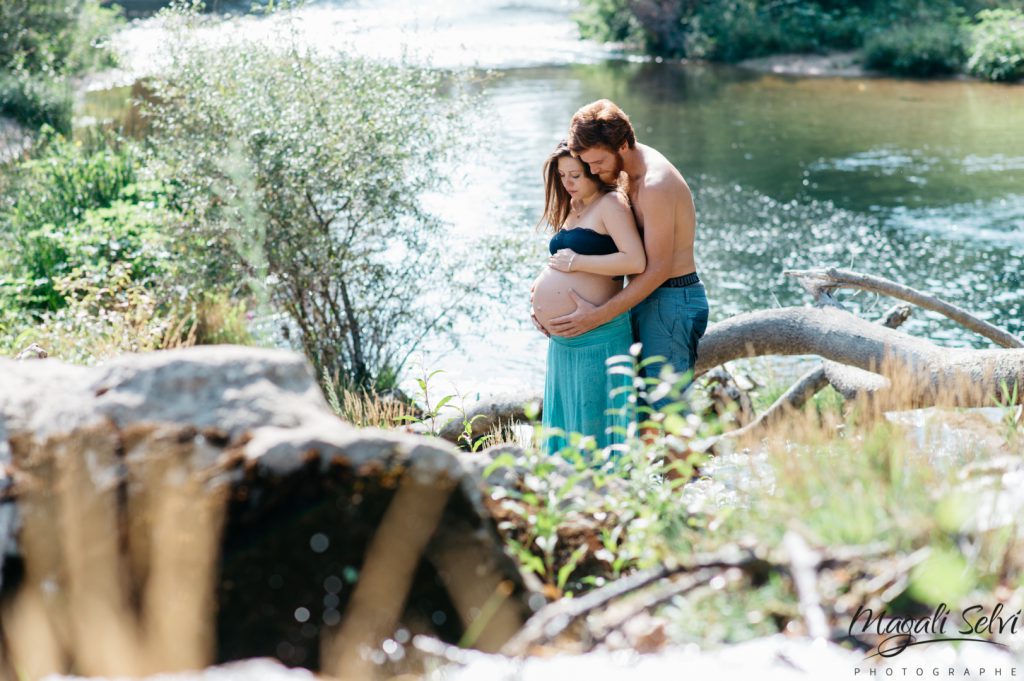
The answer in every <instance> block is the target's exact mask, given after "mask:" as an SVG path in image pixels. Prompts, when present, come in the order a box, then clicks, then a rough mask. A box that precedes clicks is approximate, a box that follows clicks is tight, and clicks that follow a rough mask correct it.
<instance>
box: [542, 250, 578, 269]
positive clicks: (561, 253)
mask: <svg viewBox="0 0 1024 681" xmlns="http://www.w3.org/2000/svg"><path fill="white" fill-rule="evenodd" d="M575 257H576V251H574V250H572V249H571V248H560V249H559V250H557V251H555V254H554V255H553V256H551V257H550V258H548V267H550V268H551V269H553V270H558V271H559V272H572V261H573V258H575Z"/></svg>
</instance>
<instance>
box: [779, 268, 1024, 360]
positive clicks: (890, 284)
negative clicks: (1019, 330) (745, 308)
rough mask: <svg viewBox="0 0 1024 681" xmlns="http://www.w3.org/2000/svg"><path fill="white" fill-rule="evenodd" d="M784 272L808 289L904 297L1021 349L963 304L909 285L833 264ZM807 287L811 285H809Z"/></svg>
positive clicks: (1023, 345) (1006, 345)
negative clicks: (853, 289) (840, 267)
mask: <svg viewBox="0 0 1024 681" xmlns="http://www.w3.org/2000/svg"><path fill="white" fill-rule="evenodd" d="M784 274H785V275H786V276H789V277H797V278H799V279H800V280H801V283H802V285H803V286H804V288H805V289H807V290H821V291H829V292H830V291H832V290H835V289H837V288H841V287H846V288H858V289H862V290H865V291H874V292H875V293H881V294H883V295H887V296H891V297H893V298H898V299H900V300H905V301H907V302H908V303H913V304H914V305H918V306H919V307H923V308H924V309H926V310H931V311H932V312H938V313H939V314H941V315H945V316H946V317H949V318H950V319H952V320H953V321H955V322H956V323H958V324H960V325H961V326H963V327H965V328H968V329H970V330H971V331H974V332H975V333H977V334H979V335H981V336H984V337H985V338H988V339H989V340H991V341H993V342H994V343H996V344H997V345H1000V346H1002V347H1004V348H1024V341H1022V340H1021V339H1020V338H1017V337H1016V336H1014V335H1013V334H1012V333H1010V332H1008V331H1006V330H1004V329H1001V328H999V327H998V326H995V325H994V324H990V323H988V322H986V321H985V320H983V319H981V318H979V317H977V316H975V315H973V314H971V313H970V312H968V311H967V310H965V309H963V308H962V307H958V306H956V305H953V304H952V303H948V302H946V301H944V300H942V299H940V298H936V297H935V296H932V295H929V294H927V293H923V292H921V291H918V290H917V289H913V288H910V287H909V286H904V285H903V284H898V283H896V282H894V281H891V280H889V279H885V278H884V277H876V276H874V275H870V274H861V273H860V272H852V271H850V270H843V269H839V268H836V267H828V268H824V269H814V270H787V271H786V272H784ZM811 282H813V285H811ZM809 286H811V287H810V288H809Z"/></svg>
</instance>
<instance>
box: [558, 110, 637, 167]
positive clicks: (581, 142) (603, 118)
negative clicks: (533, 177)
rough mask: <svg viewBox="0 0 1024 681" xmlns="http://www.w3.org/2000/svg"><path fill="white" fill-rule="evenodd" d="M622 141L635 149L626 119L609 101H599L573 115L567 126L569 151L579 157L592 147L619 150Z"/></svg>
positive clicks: (634, 142) (629, 124) (629, 125)
mask: <svg viewBox="0 0 1024 681" xmlns="http://www.w3.org/2000/svg"><path fill="white" fill-rule="evenodd" d="M623 142H625V143H626V144H628V145H629V148H630V149H632V148H633V147H635V146H636V133H635V132H633V125H632V123H630V122H629V116H627V115H626V114H625V112H624V111H623V110H622V109H620V108H619V107H618V106H617V105H616V104H615V102H613V101H611V100H610V99H599V100H597V101H596V102H591V103H590V104H587V105H586V106H584V107H582V108H581V109H580V110H579V111H577V112H576V113H575V114H573V117H572V123H570V124H569V150H570V151H572V153H573V154H579V153H581V152H583V151H586V150H587V149H593V148H594V147H604V148H605V149H607V150H608V151H618V150H619V147H621V146H622V143H623Z"/></svg>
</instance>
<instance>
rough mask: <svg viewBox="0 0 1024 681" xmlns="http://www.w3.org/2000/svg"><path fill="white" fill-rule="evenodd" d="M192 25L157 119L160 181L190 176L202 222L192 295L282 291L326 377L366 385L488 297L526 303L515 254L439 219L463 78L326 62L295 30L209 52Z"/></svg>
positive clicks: (460, 130)
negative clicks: (468, 237)
mask: <svg viewBox="0 0 1024 681" xmlns="http://www.w3.org/2000/svg"><path fill="white" fill-rule="evenodd" d="M280 18H281V17H280V16H278V17H275V18H274V19H275V20H277V19H280ZM189 21H191V18H190V17H189V16H185V17H184V18H182V19H181V22H182V23H181V31H182V33H181V35H179V37H178V39H177V40H176V41H175V44H176V45H177V49H176V50H175V54H174V55H173V60H174V61H173V65H172V67H171V68H170V69H168V71H167V73H168V75H167V76H166V77H164V78H163V79H162V80H161V81H160V82H158V83H157V84H156V97H155V103H154V104H153V105H152V109H151V111H150V116H151V119H152V124H153V138H152V140H153V143H154V147H155V149H156V153H157V161H156V165H155V169H156V171H157V172H158V173H159V175H160V176H163V177H174V178H177V180H176V181H177V183H178V187H177V195H178V197H179V198H178V200H179V201H180V205H179V209H180V210H182V211H183V212H184V213H185V214H186V215H188V216H189V219H188V221H187V229H186V230H183V231H182V233H180V234H179V235H177V240H178V242H179V243H187V244H191V247H192V252H193V253H194V258H193V262H192V264H191V267H190V271H191V273H192V281H193V282H196V281H198V282H204V284H203V285H216V284H224V283H229V284H230V283H232V282H234V283H235V284H236V285H237V287H238V289H239V290H241V289H245V288H249V289H251V288H252V287H253V286H254V285H253V284H252V282H253V281H256V282H257V283H256V284H255V286H257V287H259V286H265V291H266V296H267V299H268V301H269V303H270V304H271V305H272V307H273V308H275V309H277V310H282V311H284V312H286V313H287V315H288V317H289V319H290V321H289V323H288V324H287V325H286V326H285V328H286V331H287V332H288V335H290V336H291V337H292V339H293V340H294V341H296V342H297V344H298V345H299V346H301V348H302V349H303V350H304V352H305V353H306V355H307V356H308V357H309V358H310V360H311V361H312V362H313V364H314V365H315V368H316V370H317V374H318V375H324V373H325V372H326V373H327V375H329V376H332V377H333V378H334V380H335V381H337V382H341V383H343V384H345V385H346V387H350V386H351V387H358V388H373V387H380V386H382V385H384V384H387V383H389V382H390V381H392V380H393V379H394V376H395V374H396V373H397V371H399V370H400V369H401V367H402V365H403V364H404V362H405V360H406V358H407V357H408V356H409V353H410V352H411V351H412V350H413V349H414V348H415V347H416V346H417V345H418V344H419V343H420V342H421V341H422V340H424V338H426V337H427V336H428V335H430V334H432V333H442V332H446V331H451V330H452V329H453V325H454V324H455V323H456V321H457V320H458V319H460V318H461V319H466V318H467V315H472V314H473V312H474V306H475V304H476V303H478V302H479V300H480V296H497V295H499V294H502V293H507V292H508V291H510V290H514V289H512V287H511V284H512V282H514V281H515V279H514V277H513V272H512V270H511V269H510V268H509V267H508V262H507V261H508V260H509V259H513V260H514V259H515V253H516V249H515V248H511V247H509V245H508V244H504V245H503V246H502V247H500V248H494V247H493V245H490V246H489V245H474V244H460V243H458V242H457V241H456V240H454V239H452V238H451V237H450V236H448V235H447V234H446V231H447V225H446V224H445V223H444V222H443V221H442V220H440V219H439V218H438V217H436V216H435V215H433V214H432V213H431V212H430V211H428V210H427V209H425V208H424V204H423V197H424V194H426V193H427V192H433V191H437V190H439V189H440V188H442V187H443V186H444V184H445V179H444V178H445V175H444V172H443V171H444V168H445V166H446V163H448V162H450V161H451V160H452V159H453V158H454V157H455V156H456V155H459V154H465V153H466V152H467V151H468V150H469V149H470V145H469V143H468V142H467V136H466V131H467V126H466V121H465V118H464V112H466V111H468V110H470V109H471V103H470V102H468V101H467V99H466V97H467V95H465V94H464V93H463V91H464V88H462V83H460V80H459V79H458V78H456V77H453V76H447V75H445V74H442V73H438V72H436V71H431V70H428V69H423V68H417V67H414V66H410V65H408V64H405V63H400V64H392V65H388V64H381V63H377V62H373V61H369V60H366V59H362V58H357V57H351V56H347V55H344V54H338V55H333V56H325V55H322V54H321V55H318V54H313V53H310V52H307V51H303V50H302V49H300V48H299V47H298V46H297V44H296V41H295V40H294V36H293V35H290V34H288V33H287V31H285V32H284V33H283V34H282V35H281V36H280V40H278V41H276V44H274V45H271V44H268V43H267V42H263V43H259V42H255V41H252V40H247V39H241V40H240V41H239V42H238V43H236V44H230V45H220V46H216V47H209V46H204V45H202V44H200V43H198V42H196V41H193V40H191V39H190V38H189V35H188V28H187V26H188V22H189ZM282 23H283V24H284V25H285V28H287V22H282ZM226 160H227V162H226ZM228 165H231V166H233V167H234V168H235V170H229V169H228V167H227V166H228ZM239 167H240V168H242V169H243V172H242V173H239V172H238V170H237V169H238V168H239ZM241 176H246V177H247V178H248V179H246V180H244V181H243V180H241V179H240V177H241ZM250 194H251V195H250ZM239 201H242V202H249V203H251V204H252V205H253V206H254V207H255V209H254V211H251V214H249V215H248V216H247V215H245V214H244V211H240V210H239V208H238V204H239ZM261 270H265V272H262V271H261ZM246 282H249V283H246ZM193 285H194V283H193Z"/></svg>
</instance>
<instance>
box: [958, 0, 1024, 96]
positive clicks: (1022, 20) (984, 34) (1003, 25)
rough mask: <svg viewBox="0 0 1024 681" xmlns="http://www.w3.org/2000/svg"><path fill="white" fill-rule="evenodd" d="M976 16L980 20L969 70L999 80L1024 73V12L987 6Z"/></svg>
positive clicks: (971, 50)
mask: <svg viewBox="0 0 1024 681" xmlns="http://www.w3.org/2000/svg"><path fill="white" fill-rule="evenodd" d="M976 18H977V20H978V23H977V24H976V25H974V26H973V27H971V46H970V56H969V57H968V59H967V70H968V71H969V72H970V73H972V74H974V75H976V76H980V77H982V78H987V79H988V80H995V81H1014V80H1019V79H1020V78H1022V77H1024V12H1022V11H1020V10H1009V9H995V10H983V11H981V12H978V15H977V17H976Z"/></svg>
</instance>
